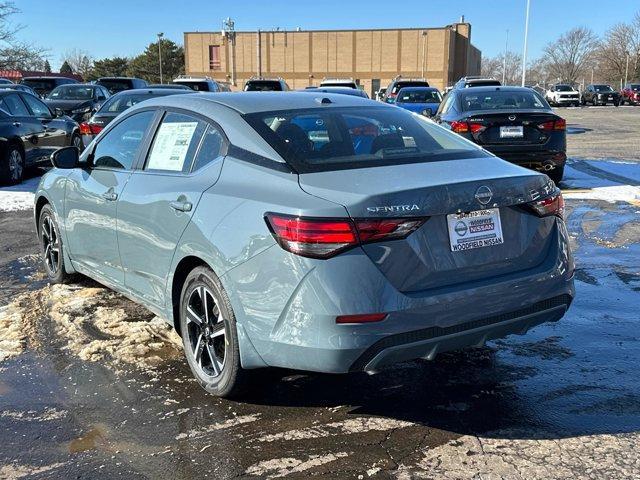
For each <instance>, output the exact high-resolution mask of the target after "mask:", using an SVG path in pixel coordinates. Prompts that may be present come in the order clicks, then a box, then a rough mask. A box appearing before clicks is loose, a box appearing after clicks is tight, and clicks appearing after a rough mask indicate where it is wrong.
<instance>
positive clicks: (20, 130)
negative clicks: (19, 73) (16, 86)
mask: <svg viewBox="0 0 640 480" xmlns="http://www.w3.org/2000/svg"><path fill="white" fill-rule="evenodd" d="M69 145H75V146H76V147H80V146H81V145H82V143H81V139H80V134H79V131H78V124H77V123H76V122H74V121H73V120H72V119H70V118H69V117H66V116H56V115H54V113H53V112H52V111H51V110H50V109H49V107H48V106H47V105H46V104H45V103H44V102H43V101H41V100H40V99H39V98H37V97H35V96H34V95H32V94H30V93H24V92H19V91H14V90H0V183H2V184H15V183H20V182H21V181H22V178H23V176H24V171H25V168H27V167H30V166H35V165H39V164H42V165H51V160H50V156H51V154H52V153H53V152H54V151H55V150H57V149H58V148H60V147H66V146H69Z"/></svg>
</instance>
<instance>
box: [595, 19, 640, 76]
mask: <svg viewBox="0 0 640 480" xmlns="http://www.w3.org/2000/svg"><path fill="white" fill-rule="evenodd" d="M627 61H628V63H627ZM597 62H598V78H599V80H601V81H609V82H611V83H617V82H619V81H620V80H621V79H624V78H625V75H627V76H628V78H629V79H630V80H633V79H636V78H638V75H639V73H640V72H639V70H640V13H637V14H636V15H635V17H634V19H633V21H632V22H631V23H618V24H616V25H614V26H613V27H611V28H610V29H609V30H607V32H606V33H605V34H604V39H603V40H602V43H601V45H600V48H599V49H598V53H597ZM627 68H628V72H627Z"/></svg>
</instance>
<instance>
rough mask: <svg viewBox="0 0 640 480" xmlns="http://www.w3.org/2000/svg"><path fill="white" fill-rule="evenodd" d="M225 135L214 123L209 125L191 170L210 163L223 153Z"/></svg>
mask: <svg viewBox="0 0 640 480" xmlns="http://www.w3.org/2000/svg"><path fill="white" fill-rule="evenodd" d="M223 142H224V140H223V137H222V134H221V133H220V131H219V130H218V129H217V128H215V127H214V126H213V125H208V126H207V130H206V131H205V133H204V137H203V139H202V142H200V148H199V149H198V153H197V154H196V158H195V160H194V161H193V166H192V168H191V171H193V172H195V171H196V170H200V169H201V168H203V167H205V166H207V165H209V164H210V163H211V162H213V161H214V160H215V159H216V158H219V157H220V155H221V154H222V147H223Z"/></svg>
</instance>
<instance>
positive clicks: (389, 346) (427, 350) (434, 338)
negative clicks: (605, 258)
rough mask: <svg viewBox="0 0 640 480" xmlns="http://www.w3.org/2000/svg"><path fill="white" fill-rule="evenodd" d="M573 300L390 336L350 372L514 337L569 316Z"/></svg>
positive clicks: (555, 300)
mask: <svg viewBox="0 0 640 480" xmlns="http://www.w3.org/2000/svg"><path fill="white" fill-rule="evenodd" d="M572 300H573V298H572V297H571V296H570V295H568V294H564V295H559V296H557V297H552V298H549V299H547V300H542V301H540V302H537V303H534V304H531V305H528V306H526V307H524V308H521V309H519V310H516V311H513V312H508V313H503V314H499V315H494V316H490V317H485V318H481V319H479V320H473V321H469V322H465V323H462V324H459V325H455V326H451V327H447V328H441V327H430V328H425V329H422V330H416V331H413V332H408V333H405V334H398V335H392V336H389V337H386V338H384V339H382V340H380V341H378V342H376V343H375V344H373V345H372V346H371V347H369V348H368V349H367V350H366V351H365V352H364V353H363V354H362V355H360V357H358V359H357V360H356V361H355V362H354V363H353V364H352V365H351V367H350V371H367V372H374V371H376V370H377V369H379V368H381V367H384V366H387V365H390V364H393V363H397V362H402V361H406V360H411V359H415V358H424V359H427V360H433V359H434V358H435V356H436V355H437V354H439V353H443V352H447V351H450V350H458V349H461V348H465V347H469V346H475V347H481V346H483V345H484V344H485V343H486V342H487V341H489V340H493V339H496V338H502V337H505V336H507V335H511V334H519V335H523V334H525V333H526V332H527V331H529V330H530V329H531V328H533V327H535V326H537V325H539V324H541V323H544V322H555V321H558V320H560V319H561V318H562V316H563V315H564V314H565V312H566V311H567V309H568V308H569V305H571V301H572Z"/></svg>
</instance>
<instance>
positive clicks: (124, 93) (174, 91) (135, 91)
mask: <svg viewBox="0 0 640 480" xmlns="http://www.w3.org/2000/svg"><path fill="white" fill-rule="evenodd" d="M141 93H150V94H152V95H153V94H158V93H170V94H183V93H184V94H190V93H196V92H194V91H193V90H181V89H178V88H132V89H130V90H122V91H121V92H118V93H116V94H115V95H112V96H111V98H113V97H124V96H127V95H140V94H141Z"/></svg>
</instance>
